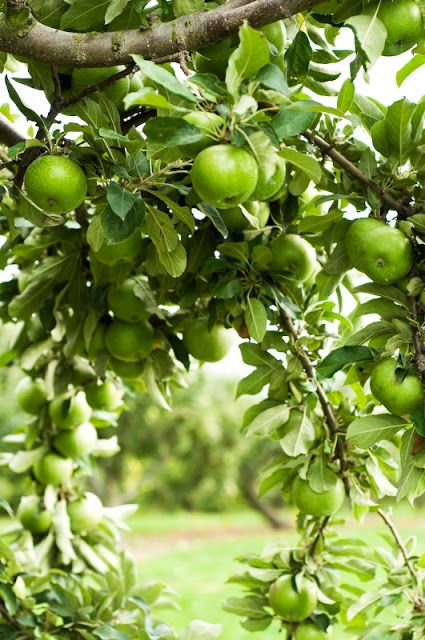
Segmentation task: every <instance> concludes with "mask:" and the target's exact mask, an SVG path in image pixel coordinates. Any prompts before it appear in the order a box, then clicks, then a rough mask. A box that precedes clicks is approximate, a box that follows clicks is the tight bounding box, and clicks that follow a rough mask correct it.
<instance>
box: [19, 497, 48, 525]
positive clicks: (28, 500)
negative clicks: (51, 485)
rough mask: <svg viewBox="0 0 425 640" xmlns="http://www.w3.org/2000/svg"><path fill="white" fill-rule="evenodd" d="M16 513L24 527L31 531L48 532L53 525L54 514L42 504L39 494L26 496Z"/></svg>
mask: <svg viewBox="0 0 425 640" xmlns="http://www.w3.org/2000/svg"><path fill="white" fill-rule="evenodd" d="M16 515H17V517H18V520H19V522H20V523H21V524H22V526H23V527H24V529H27V530H28V531H30V532H31V533H36V534H39V533H46V532H47V531H48V530H49V529H50V527H51V526H52V516H51V515H50V513H49V512H48V511H47V510H46V509H43V507H42V506H41V505H40V498H39V497H38V496H24V497H23V498H22V499H21V501H20V503H19V507H18V511H17V514H16Z"/></svg>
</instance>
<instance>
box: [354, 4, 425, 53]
mask: <svg viewBox="0 0 425 640" xmlns="http://www.w3.org/2000/svg"><path fill="white" fill-rule="evenodd" d="M363 13H364V14H367V15H371V16H374V15H376V16H377V18H379V20H381V22H383V24H384V26H385V28H386V30H387V40H386V43H385V47H384V50H383V52H382V55H383V56H397V55H399V54H400V53H403V52H404V51H407V50H408V49H411V48H412V47H413V45H415V44H416V43H417V42H419V40H421V39H422V38H423V37H424V36H425V32H424V27H423V22H422V14H421V9H420V7H419V5H418V4H417V2H416V1H415V0H392V1H391V2H389V1H388V0H382V2H380V3H379V2H373V3H372V4H368V5H366V6H365V8H364V9H363Z"/></svg>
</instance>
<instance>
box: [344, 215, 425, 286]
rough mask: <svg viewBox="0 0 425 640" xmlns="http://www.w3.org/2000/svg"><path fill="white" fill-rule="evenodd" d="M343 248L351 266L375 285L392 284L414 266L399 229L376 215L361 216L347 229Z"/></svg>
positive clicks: (407, 246) (411, 255)
mask: <svg viewBox="0 0 425 640" xmlns="http://www.w3.org/2000/svg"><path fill="white" fill-rule="evenodd" d="M345 248H346V251H347V255H348V258H349V260H350V262H351V265H352V266H353V267H355V268H356V269H358V270H359V271H361V272H362V273H365V274H366V275H367V276H369V278H370V279H371V280H373V281H374V282H376V283H377V284H393V283H394V282H397V280H400V279H401V278H404V276H406V275H407V274H408V273H409V271H410V270H411V268H412V266H413V250H412V245H411V244H410V242H409V240H408V238H406V236H405V235H404V234H403V233H402V232H401V231H400V230H399V229H395V228H394V227H390V226H389V225H388V224H386V223H385V222H382V221H381V220H376V219H375V218H361V219H359V220H356V221H355V222H353V224H352V225H351V226H350V228H349V229H348V231H347V235H346V238H345Z"/></svg>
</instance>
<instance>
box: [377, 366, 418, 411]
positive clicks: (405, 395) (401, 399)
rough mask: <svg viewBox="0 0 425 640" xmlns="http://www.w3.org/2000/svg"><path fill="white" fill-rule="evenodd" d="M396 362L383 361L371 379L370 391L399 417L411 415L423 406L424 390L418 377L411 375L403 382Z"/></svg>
mask: <svg viewBox="0 0 425 640" xmlns="http://www.w3.org/2000/svg"><path fill="white" fill-rule="evenodd" d="M396 365H397V363H396V361H395V360H393V359H392V358H385V359H384V360H381V362H379V363H378V364H377V365H376V367H375V368H374V370H373V372H372V375H371V378H370V389H371V391H372V393H373V395H374V396H375V398H376V399H377V400H379V402H380V403H381V404H383V405H384V407H385V408H386V409H388V411H390V412H391V413H394V414H396V415H398V416H403V415H409V414H410V413H412V411H414V410H415V409H417V408H418V407H420V406H421V405H423V402H424V389H423V386H422V383H421V380H420V378H419V376H418V375H416V374H411V373H409V374H408V375H407V376H406V377H405V378H404V380H403V381H402V382H400V381H399V380H398V378H397V376H396Z"/></svg>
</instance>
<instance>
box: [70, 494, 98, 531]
mask: <svg viewBox="0 0 425 640" xmlns="http://www.w3.org/2000/svg"><path fill="white" fill-rule="evenodd" d="M68 515H69V519H70V521H71V530H72V531H73V532H74V533H81V532H83V531H92V530H93V529H96V528H97V527H98V525H99V524H100V523H101V521H102V517H103V506H102V503H101V501H100V500H99V498H98V497H97V496H96V495H95V494H94V493H91V492H90V491H86V492H85V493H84V494H83V495H82V496H81V497H80V498H77V500H74V501H73V502H70V503H69V504H68Z"/></svg>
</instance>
